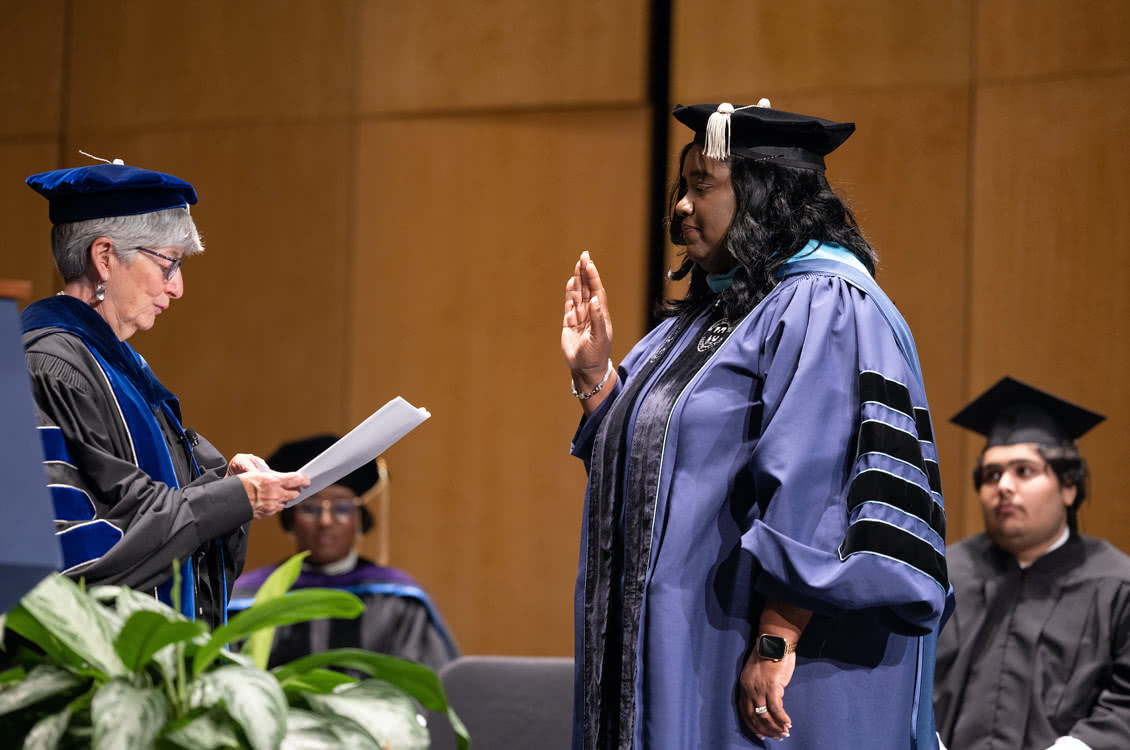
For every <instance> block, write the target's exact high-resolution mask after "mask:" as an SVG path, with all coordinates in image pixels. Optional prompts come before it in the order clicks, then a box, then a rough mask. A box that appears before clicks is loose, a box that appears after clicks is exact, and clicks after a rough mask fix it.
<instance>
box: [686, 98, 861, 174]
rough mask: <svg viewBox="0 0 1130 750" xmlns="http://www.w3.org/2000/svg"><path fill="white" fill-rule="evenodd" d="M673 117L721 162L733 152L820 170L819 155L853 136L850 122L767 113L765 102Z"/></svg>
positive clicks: (697, 108) (697, 109) (702, 107)
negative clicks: (689, 130) (691, 131)
mask: <svg viewBox="0 0 1130 750" xmlns="http://www.w3.org/2000/svg"><path fill="white" fill-rule="evenodd" d="M674 114H675V119H676V120H678V121H679V122H681V123H683V124H684V125H686V126H687V127H688V128H690V129H691V130H693V131H694V133H695V143H699V144H701V145H702V147H703V149H702V150H703V153H704V154H706V155H707V156H709V157H711V158H713V159H720V160H725V159H727V158H729V155H730V154H731V153H734V154H737V155H739V156H745V157H749V158H752V159H759V160H763V161H768V162H770V163H775V164H783V165H785V166H789V167H800V168H802V169H815V170H819V171H821V172H823V171H824V156H825V155H826V154H829V153H831V152H832V151H834V150H835V149H836V147H837V146H839V145H840V144H841V143H843V142H844V141H846V140H847V139H848V136H850V135H851V134H852V133H853V132H855V123H852V122H833V121H832V120H824V119H822V118H819V117H810V116H809V115H798V114H796V113H793V112H785V111H783V110H779V109H771V108H770V107H769V100H768V99H762V100H761V101H760V102H758V103H757V104H751V105H748V106H739V107H735V106H734V105H732V104H730V103H729V102H722V103H721V104H694V105H691V106H688V107H684V106H682V105H677V106H676V107H675V112H674Z"/></svg>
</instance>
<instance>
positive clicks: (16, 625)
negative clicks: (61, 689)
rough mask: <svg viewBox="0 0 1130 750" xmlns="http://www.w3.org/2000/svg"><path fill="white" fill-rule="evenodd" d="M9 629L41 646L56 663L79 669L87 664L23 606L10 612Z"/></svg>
mask: <svg viewBox="0 0 1130 750" xmlns="http://www.w3.org/2000/svg"><path fill="white" fill-rule="evenodd" d="M8 630H11V631H12V632H13V633H19V634H20V635H22V636H23V637H24V638H26V639H27V640H29V641H31V642H32V643H34V644H35V645H36V646H39V647H40V648H41V649H43V652H44V653H45V654H47V656H49V657H50V658H51V661H53V662H55V664H58V665H62V666H67V667H72V668H74V669H77V670H81V669H83V668H84V667H85V666H86V661H85V660H83V658H82V657H81V656H79V655H78V654H76V653H75V652H73V651H71V650H70V649H69V648H67V647H66V646H64V645H63V644H62V643H60V642H59V639H58V638H56V637H55V636H53V635H51V633H50V631H48V630H47V628H45V627H43V625H41V624H40V623H39V620H37V619H35V618H34V617H32V615H31V613H30V612H28V611H27V610H26V609H24V608H23V607H16V608H15V609H12V610H10V611H9V612H8Z"/></svg>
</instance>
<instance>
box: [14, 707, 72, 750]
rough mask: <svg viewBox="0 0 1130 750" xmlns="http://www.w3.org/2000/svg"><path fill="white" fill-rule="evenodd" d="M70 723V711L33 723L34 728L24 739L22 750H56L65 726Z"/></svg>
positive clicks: (67, 709) (66, 710)
mask: <svg viewBox="0 0 1130 750" xmlns="http://www.w3.org/2000/svg"><path fill="white" fill-rule="evenodd" d="M70 723H71V710H70V709H69V708H65V709H63V710H62V711H60V712H58V713H55V714H51V715H50V716H45V717H43V718H42V719H40V720H39V721H37V722H35V726H33V727H32V728H31V731H30V732H28V733H27V736H26V737H24V746H23V750H57V748H58V747H59V743H60V741H61V740H62V739H63V735H64V734H65V733H66V731H67V725H68V724H70Z"/></svg>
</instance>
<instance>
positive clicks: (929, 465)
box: [923, 458, 942, 495]
mask: <svg viewBox="0 0 1130 750" xmlns="http://www.w3.org/2000/svg"><path fill="white" fill-rule="evenodd" d="M923 463H925V464H926V478H927V479H929V480H930V489H932V490H933V491H934V492H937V493H938V494H939V495H940V494H942V471H941V469H939V468H938V462H937V461H931V460H930V459H928V458H926V459H923Z"/></svg>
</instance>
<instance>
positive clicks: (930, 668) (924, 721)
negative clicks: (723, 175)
mask: <svg viewBox="0 0 1130 750" xmlns="http://www.w3.org/2000/svg"><path fill="white" fill-rule="evenodd" d="M810 272H815V273H831V274H835V275H836V276H839V277H840V278H842V279H844V280H845V281H847V282H848V283H850V284H851V285H852V286H854V287H856V288H857V289H859V290H860V291H862V292H864V293H865V294H867V296H868V297H869V298H870V299H871V300H872V302H874V303H875V306H876V307H877V308H878V309H879V312H880V313H881V314H882V315H883V318H884V319H885V320H886V321H887V324H888V325H890V327H891V331H892V332H893V333H894V336H895V340H896V342H897V343H898V346H899V349H900V350H901V351H902V354H903V357H904V358H905V359H906V362H907V364H908V365H909V366H910V369H911V371H912V372H913V373H914V374H915V376H916V377H917V379H918V383H919V385H921V386H922V387H923V390H924V389H925V385H924V381H923V378H922V367H921V365H920V364H919V361H918V350H917V349H916V348H915V346H914V337H913V336H912V335H911V333H910V328H909V327H908V326H907V325H906V321H905V320H903V317H902V315H900V314H899V312H898V310H897V309H896V308H895V306H894V304H893V303H892V302H891V300H890V298H888V297H887V295H886V294H885V293H884V292H883V291H882V290H881V289H880V288H879V285H878V284H876V283H875V280H874V279H873V278H872V277H871V275H870V274H869V273H867V272H866V269H863V268H862V266H861V264H860V262H859V259H858V258H856V257H855V256H854V255H852V254H851V253H850V252H848V251H847V250H846V249H844V248H842V247H840V246H839V245H833V244H830V243H829V244H823V245H820V244H817V243H815V242H809V244H808V245H807V246H806V247H805V249H803V250H801V252H800V253H797V255H796V256H794V257H793V258H792V259H790V260H789V261H787V262H786V263H785V264H784V265H782V266H781V268H780V269H778V276H779V278H782V279H783V278H786V277H788V276H793V275H795V274H801V273H810ZM908 400H909V399H908ZM912 411H913V410H912ZM911 416H914V417H917V414H912V415H911ZM926 416H927V418H928V416H929V415H928V414H927V415H926ZM921 434H922V432H921V431H919V436H920V437H921ZM929 434H930V435H933V428H932V427H931V429H930V431H929ZM935 467H936V465H935ZM939 477H940V474H939ZM931 487H933V482H932V483H931ZM938 488H939V489H940V479H939V480H938ZM943 530H944V527H943ZM845 541H846V540H845ZM924 545H925V547H928V548H930V550H931V552H932V551H933V548H932V547H930V545H929V544H928V543H925V542H924ZM919 551H922V552H923V554H926V553H925V550H922V549H921V548H919ZM937 557H940V556H937ZM941 570H942V572H944V571H945V561H944V559H942V562H941ZM936 575H937V574H936V573H935V577H936ZM939 583H941V584H942V585H943V588H946V589H947V590H948V597H947V599H948V600H949V601H951V602H952V599H953V593H952V589H950V588H949V586H948V581H945V582H942V581H939ZM948 609H952V603H951V604H950V605H949V607H948ZM944 619H945V618H944V617H943V622H944ZM940 629H941V624H939V626H938V629H937V630H934V631H933V632H931V633H930V634H928V635H924V636H921V637H920V638H919V639H918V679H917V686H916V689H915V696H914V705H915V717H914V720H913V721H912V722H911V737H910V740H911V747H912V748H913V750H917V749H918V748H933V747H937V736H936V734H935V726H934V707H933V705H932V701H931V700H930V696H931V695H932V694H933V685H934V661H935V659H936V655H937V650H938V630H940Z"/></svg>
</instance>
